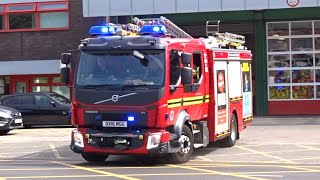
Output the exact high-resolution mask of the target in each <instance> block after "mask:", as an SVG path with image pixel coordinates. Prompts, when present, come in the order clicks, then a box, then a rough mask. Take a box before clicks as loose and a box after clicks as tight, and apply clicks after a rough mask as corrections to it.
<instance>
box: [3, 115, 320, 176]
mask: <svg viewBox="0 0 320 180" xmlns="http://www.w3.org/2000/svg"><path fill="white" fill-rule="evenodd" d="M319 128H320V117H256V118H255V119H254V122H253V124H252V126H250V127H248V128H247V129H246V130H245V131H244V132H243V133H241V137H240V140H239V141H238V142H237V144H236V146H234V147H232V148H221V147H219V146H218V145H217V144H210V146H209V147H206V148H199V149H196V150H195V151H194V153H193V156H192V159H191V160H190V161H189V162H188V163H185V164H179V165H176V164H168V163H167V162H166V160H165V159H164V158H161V157H160V158H154V157H145V156H110V157H109V158H108V159H107V161H106V162H104V163H96V164H91V163H87V162H86V161H84V160H83V159H82V158H81V156H80V155H79V154H75V153H73V152H71V150H70V148H69V143H70V132H71V130H72V129H73V128H69V127H54V128H52V127H47V128H43V127H41V128H31V129H17V130H14V131H12V132H11V133H10V134H9V135H6V136H0V180H4V179H59V180H60V179H89V178H91V179H98V180H99V179H106V178H107V179H111V180H112V179H129V180H136V179H143V180H147V179H152V180H153V179H156V180H157V179H161V180H162V179H186V180H188V179H219V180H220V179H222V180H229V179H230V180H233V179H255V180H266V179H298V180H299V179H303V180H306V179H308V180H309V179H310V180H317V179H320V157H319V153H320V136H319V135H318V134H319V132H318V131H319Z"/></svg>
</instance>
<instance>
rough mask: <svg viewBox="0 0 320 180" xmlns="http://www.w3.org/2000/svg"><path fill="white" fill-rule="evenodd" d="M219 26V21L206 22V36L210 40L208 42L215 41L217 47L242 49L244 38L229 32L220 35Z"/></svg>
mask: <svg viewBox="0 0 320 180" xmlns="http://www.w3.org/2000/svg"><path fill="white" fill-rule="evenodd" d="M219 25H220V21H207V23H206V34H207V36H208V37H209V39H210V41H209V42H211V43H213V41H215V43H217V44H218V46H219V47H220V46H226V45H228V46H229V47H244V46H243V45H244V44H245V42H246V40H245V37H244V36H242V35H238V34H233V33H229V32H225V33H220V32H219ZM207 42H208V41H207ZM244 48H245V47H244Z"/></svg>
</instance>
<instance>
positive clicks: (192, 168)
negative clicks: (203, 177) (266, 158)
mask: <svg viewBox="0 0 320 180" xmlns="http://www.w3.org/2000/svg"><path fill="white" fill-rule="evenodd" d="M167 166H170V167H174V168H181V169H189V170H194V171H202V172H207V173H212V174H217V175H221V176H233V177H240V178H244V179H254V180H266V179H263V178H256V177H250V176H246V175H241V174H236V173H225V172H219V171H212V170H207V169H200V168H194V167H191V166H180V165H173V164H168V165H167Z"/></svg>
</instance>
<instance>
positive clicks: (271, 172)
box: [239, 171, 314, 175]
mask: <svg viewBox="0 0 320 180" xmlns="http://www.w3.org/2000/svg"><path fill="white" fill-rule="evenodd" d="M281 173H314V172H313V171H266V172H254V171H253V172H239V174H245V175H251V174H281Z"/></svg>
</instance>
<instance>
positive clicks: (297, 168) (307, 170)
mask: <svg viewBox="0 0 320 180" xmlns="http://www.w3.org/2000/svg"><path fill="white" fill-rule="evenodd" d="M278 167H282V168H286V169H294V170H302V171H306V172H320V170H317V169H309V168H304V167H295V166H278Z"/></svg>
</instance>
